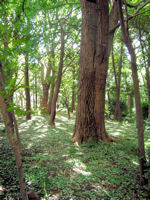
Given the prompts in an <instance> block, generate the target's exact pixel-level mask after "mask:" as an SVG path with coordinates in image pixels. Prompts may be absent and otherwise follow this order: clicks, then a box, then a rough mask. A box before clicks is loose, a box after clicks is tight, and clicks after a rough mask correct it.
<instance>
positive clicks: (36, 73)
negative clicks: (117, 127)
mask: <svg viewBox="0 0 150 200" xmlns="http://www.w3.org/2000/svg"><path fill="white" fill-rule="evenodd" d="M119 2H120V1H119ZM121 2H122V5H121V6H120V9H119V10H118V2H117V1H114V0H112V1H110V3H109V1H105V2H103V1H101V0H98V1H97V2H94V1H87V0H83V1H82V6H81V5H80V2H79V1H78V0H75V1H73V2H71V1H67V0H66V1H62V0H61V1H58V0H55V1H45V0H44V1H43V0H39V1H28V0H26V1H21V0H18V1H16V2H14V1H11V0H10V1H9V2H6V1H2V2H1V3H0V16H1V18H0V30H1V31H0V63H1V65H2V70H3V73H4V78H5V87H4V88H2V89H1V90H2V91H1V92H3V90H4V91H6V92H8V93H9V106H8V109H11V110H13V111H14V112H15V114H16V115H17V116H18V117H21V116H22V117H24V116H26V119H28V120H30V119H31V115H34V114H40V113H41V114H44V115H45V116H47V114H49V115H50V116H49V124H51V125H54V124H55V115H56V113H57V112H58V111H63V112H67V114H68V119H70V117H71V116H72V115H73V114H72V112H74V111H76V110H77V113H76V124H75V129H74V134H73V139H74V140H75V141H76V142H77V143H79V144H80V143H83V142H87V140H88V139H89V138H90V137H92V138H93V139H94V141H96V142H97V141H98V140H104V141H111V139H110V138H109V137H108V135H107V130H105V118H106V117H109V118H111V119H115V120H119V121H122V122H123V123H124V122H125V121H130V122H133V121H134V118H135V108H136V111H137V114H136V116H137V127H138V133H139V136H140V137H141V138H142V140H139V150H140V148H142V150H140V152H143V153H140V154H139V155H140V157H141V156H142V157H143V158H144V160H145V153H144V138H143V132H144V125H143V119H144V120H147V119H149V120H150V72H149V63H150V55H149V53H150V51H149V41H150V40H149V39H150V38H149V32H148V31H149V26H150V24H149V21H150V20H149V3H150V2H149V1H148V0H147V1H140V2H138V1H121ZM101 8H104V11H105V12H103V11H102V10H101ZM97 9H98V11H97ZM108 9H109V10H108ZM120 10H122V12H123V14H124V15H125V17H124V19H123V18H120V19H119V15H118V12H119V11H120ZM81 12H82V14H83V15H82V26H81ZM108 14H109V15H108ZM108 21H109V23H108ZM124 23H125V26H124ZM120 25H121V26H120ZM81 27H82V37H81ZM121 27H122V30H123V31H122V34H121ZM102 30H103V31H102ZM80 40H81V51H80ZM131 41H132V45H131ZM123 42H125V44H126V46H127V48H126V47H125V46H123ZM112 44H113V45H112ZM112 47H113V48H112ZM128 50H130V51H129V52H130V53H128ZM129 54H130V55H131V58H132V59H131V58H130V55H129ZM79 55H80V56H79ZM79 57H80V67H79ZM108 58H109V63H108ZM133 61H134V67H132V72H131V69H130V62H131V63H132V65H133ZM135 61H136V62H135ZM136 63H137V65H136ZM135 65H136V67H135ZM135 69H136V70H135ZM131 74H133V77H134V79H133V80H132V78H131V77H132V75H131ZM78 76H79V83H78ZM106 77H107V80H106ZM137 77H139V79H137ZM0 81H1V80H0ZM106 83H107V84H106ZM1 84H2V81H1ZM138 84H139V85H138ZM133 85H134V87H133ZM105 88H106V94H105ZM134 93H135V94H136V95H135V96H136V98H135V101H134ZM139 94H140V95H139ZM2 95H3V94H1V97H2ZM140 96H141V98H140ZM140 99H141V100H140ZM140 101H141V103H140ZM140 104H141V105H140ZM3 113H4V112H3ZM142 115H143V116H142ZM142 118H143V119H142ZM4 121H5V119H4ZM13 124H14V125H15V122H13ZM11 128H12V132H14V127H13V126H12V127H11ZM143 174H144V172H141V176H143Z"/></svg>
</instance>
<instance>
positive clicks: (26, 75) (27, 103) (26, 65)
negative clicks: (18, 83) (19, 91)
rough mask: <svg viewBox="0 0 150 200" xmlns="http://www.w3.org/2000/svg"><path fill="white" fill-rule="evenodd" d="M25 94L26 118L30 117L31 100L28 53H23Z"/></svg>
mask: <svg viewBox="0 0 150 200" xmlns="http://www.w3.org/2000/svg"><path fill="white" fill-rule="evenodd" d="M25 85H26V88H25V94H26V112H27V113H26V119H27V120H29V119H31V113H30V110H31V102H30V88H29V63H28V53H26V55H25Z"/></svg>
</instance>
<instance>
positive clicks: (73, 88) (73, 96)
mask: <svg viewBox="0 0 150 200" xmlns="http://www.w3.org/2000/svg"><path fill="white" fill-rule="evenodd" d="M72 78H73V83H72V101H71V112H73V111H74V107H75V66H74V65H73V69H72Z"/></svg>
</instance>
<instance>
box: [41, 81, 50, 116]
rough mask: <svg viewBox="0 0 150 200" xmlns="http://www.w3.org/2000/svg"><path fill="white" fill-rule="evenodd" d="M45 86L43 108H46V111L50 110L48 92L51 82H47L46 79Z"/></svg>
mask: <svg viewBox="0 0 150 200" xmlns="http://www.w3.org/2000/svg"><path fill="white" fill-rule="evenodd" d="M42 86H43V96H42V100H41V108H42V109H44V111H45V112H47V111H48V93H49V87H50V83H46V81H45V82H44V83H43V84H42Z"/></svg>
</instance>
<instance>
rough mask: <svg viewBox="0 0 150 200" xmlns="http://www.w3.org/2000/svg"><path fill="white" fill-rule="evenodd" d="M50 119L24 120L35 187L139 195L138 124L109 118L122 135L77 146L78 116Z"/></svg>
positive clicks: (50, 194) (64, 194)
mask: <svg viewBox="0 0 150 200" xmlns="http://www.w3.org/2000/svg"><path fill="white" fill-rule="evenodd" d="M48 120H49V116H47V118H46V117H44V116H33V117H32V120H29V121H25V120H23V121H21V122H20V123H19V130H20V132H21V134H20V136H21V140H22V144H23V147H24V158H25V161H24V169H25V177H26V181H27V183H28V187H29V188H35V190H36V191H37V192H39V194H40V195H41V196H43V198H42V199H43V200H48V199H50V200H53V199H55V200H60V199H67V200H71V199H72V200H79V199H87V200H88V199H89V200H90V199H91V200H94V199H95V200H97V199H106V200H109V199H136V198H134V196H136V197H137V199H139V196H140V195H142V194H141V193H139V185H138V183H137V177H136V176H137V174H138V173H139V169H138V158H137V134H136V129H135V125H133V124H130V125H127V126H126V125H125V124H121V123H118V122H113V121H107V122H106V130H107V131H108V133H109V134H110V135H111V136H114V137H115V138H118V139H117V140H116V141H115V142H113V143H104V142H101V141H100V142H99V143H98V144H95V143H94V142H93V141H89V142H88V143H87V144H82V145H80V146H75V144H74V143H73V141H72V140H71V138H72V134H73V129H74V126H73V125H74V119H71V120H68V118H67V115H65V116H60V115H58V116H57V118H56V123H55V126H50V125H49V124H48ZM134 134H135V136H134ZM0 140H1V137H0ZM135 186H136V188H135V189H134V187H135Z"/></svg>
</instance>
